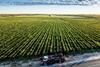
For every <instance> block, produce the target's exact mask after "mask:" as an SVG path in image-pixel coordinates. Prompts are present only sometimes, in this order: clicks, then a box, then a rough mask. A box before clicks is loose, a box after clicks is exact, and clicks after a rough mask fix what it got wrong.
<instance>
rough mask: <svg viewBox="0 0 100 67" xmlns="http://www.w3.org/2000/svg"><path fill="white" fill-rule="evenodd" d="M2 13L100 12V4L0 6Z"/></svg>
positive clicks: (0, 12)
mask: <svg viewBox="0 0 100 67" xmlns="http://www.w3.org/2000/svg"><path fill="white" fill-rule="evenodd" d="M0 14H100V5H92V6H78V5H33V6H14V5H13V6H0Z"/></svg>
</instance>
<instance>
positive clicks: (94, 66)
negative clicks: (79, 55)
mask: <svg viewBox="0 0 100 67" xmlns="http://www.w3.org/2000/svg"><path fill="white" fill-rule="evenodd" d="M72 67H100V60H95V61H89V62H85V63H81V64H76V65H73V66H72Z"/></svg>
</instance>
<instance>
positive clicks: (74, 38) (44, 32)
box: [0, 16, 100, 60]
mask: <svg viewBox="0 0 100 67" xmlns="http://www.w3.org/2000/svg"><path fill="white" fill-rule="evenodd" d="M98 49H100V19H99V18H87V17H84V18H78V17H77V18H71V17H54V16H53V17H52V16H48V17H42V16H40V17H36V16H35V17H34V16H33V17H32V16H27V17H22V16H14V17H0V59H2V60H3V59H7V58H8V59H9V58H24V57H33V58H34V57H36V56H42V55H45V54H50V53H58V52H63V53H65V54H70V53H77V52H80V53H81V52H84V51H85V50H92V51H93V50H98Z"/></svg>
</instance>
